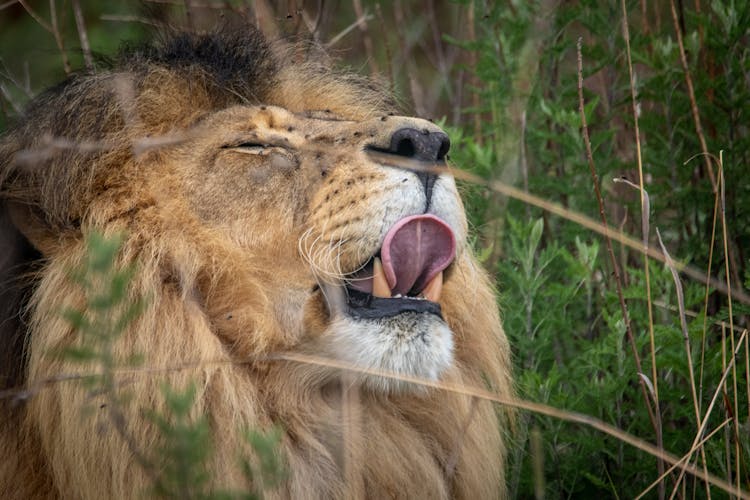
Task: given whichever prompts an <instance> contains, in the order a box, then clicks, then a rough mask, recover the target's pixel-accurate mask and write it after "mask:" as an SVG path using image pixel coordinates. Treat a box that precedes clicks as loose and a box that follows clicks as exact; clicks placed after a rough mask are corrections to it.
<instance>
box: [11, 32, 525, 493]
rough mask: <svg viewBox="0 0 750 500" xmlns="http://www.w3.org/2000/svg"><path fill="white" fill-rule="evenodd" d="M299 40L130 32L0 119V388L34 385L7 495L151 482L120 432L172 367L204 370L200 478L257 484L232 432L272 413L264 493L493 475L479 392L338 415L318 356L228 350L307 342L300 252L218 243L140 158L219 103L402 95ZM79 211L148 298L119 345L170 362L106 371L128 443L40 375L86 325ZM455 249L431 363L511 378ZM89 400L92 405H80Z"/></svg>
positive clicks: (469, 488)
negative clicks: (274, 437)
mask: <svg viewBox="0 0 750 500" xmlns="http://www.w3.org/2000/svg"><path fill="white" fill-rule="evenodd" d="M295 59H297V54H296V53H295V52H293V51H291V50H290V49H288V48H284V47H281V46H277V45H273V44H270V43H269V42H267V41H266V40H265V39H264V38H263V36H262V35H261V34H259V33H258V32H256V31H255V30H243V31H232V32H226V31H225V32H222V33H214V34H209V35H189V34H179V35H175V36H171V37H168V38H165V39H164V40H162V41H161V42H158V43H156V44H152V45H149V46H144V47H140V48H136V49H132V50H130V51H128V52H127V53H125V54H123V55H121V56H120V57H119V59H118V60H117V62H116V63H115V64H114V65H113V67H112V69H109V70H106V71H100V72H96V73H81V74H77V75H75V76H72V77H70V78H69V79H68V80H66V81H65V82H63V83H61V84H59V85H57V86H56V87H54V88H52V89H49V90H47V91H46V92H44V93H43V94H41V95H40V96H38V97H37V98H36V99H34V101H32V103H31V104H30V106H29V107H28V109H27V111H26V113H25V114H24V115H23V116H22V117H21V118H20V120H19V121H18V123H17V124H16V126H15V127H14V128H12V129H11V130H10V131H9V132H7V133H6V134H5V135H4V136H3V137H0V245H2V246H0V391H2V390H4V389H17V388H19V387H29V388H30V389H33V391H32V392H30V393H28V394H26V395H27V396H28V397H27V398H26V399H18V398H12V397H7V395H6V396H5V397H3V398H0V418H2V420H3V425H2V426H0V449H2V450H3V451H4V453H5V457H4V458H3V459H2V460H0V497H2V498H92V499H93V498H131V497H141V496H143V495H144V494H147V493H148V492H149V491H152V490H151V489H150V488H152V484H151V480H150V476H149V474H148V473H147V472H146V471H144V470H143V469H142V468H141V466H140V465H139V464H138V463H137V462H136V460H134V458H133V453H132V448H131V446H132V445H135V446H136V447H137V448H138V449H140V450H141V451H142V452H143V453H148V452H149V451H151V450H153V449H155V447H156V446H158V443H159V442H160V440H161V435H160V433H159V431H158V429H157V428H156V426H155V425H153V423H152V422H151V421H149V420H148V419H146V418H144V417H143V411H144V410H146V409H149V410H154V411H156V412H161V413H166V408H165V403H164V401H163V400H162V399H163V398H161V396H160V395H161V391H160V386H161V385H162V384H163V383H164V382H165V381H166V382H168V383H169V384H170V385H172V386H173V387H176V388H178V389H179V388H183V387H186V386H187V385H188V384H189V383H190V382H195V383H196V384H197V386H198V396H197V400H196V403H195V405H194V408H193V409H192V415H193V416H194V417H197V416H200V415H204V416H206V417H207V418H208V420H209V425H210V427H211V432H212V436H213V453H212V454H211V458H210V459H209V462H208V464H207V469H208V472H209V474H210V478H211V479H210V482H211V486H212V487H214V488H217V489H218V488H221V489H232V490H247V489H248V488H250V485H249V484H248V481H247V478H246V477H245V475H244V474H243V473H242V470H241V468H240V467H239V466H238V462H239V457H240V456H242V455H244V456H248V455H249V454H250V453H251V450H249V449H248V447H247V446H246V445H243V444H242V439H241V437H238V433H239V432H240V431H242V430H243V429H246V428H248V427H253V428H259V429H268V428H270V427H271V426H273V425H279V426H280V427H281V428H282V429H283V430H284V437H283V439H282V443H281V449H280V453H281V455H282V457H283V460H284V461H285V463H286V466H287V468H288V470H289V471H290V473H289V477H288V478H287V480H286V481H285V482H284V483H283V484H282V485H281V486H280V487H279V488H278V489H276V490H272V491H269V492H268V493H267V495H268V496H269V497H271V498H274V497H279V498H289V497H291V498H352V497H357V496H361V495H364V496H368V497H377V498H383V497H385V498H416V497H430V498H448V497H461V498H470V497H473V498H497V497H498V495H500V496H502V495H503V494H504V493H503V492H504V485H503V483H504V473H503V466H504V456H505V449H504V445H503V437H502V434H503V432H504V431H503V430H502V427H503V425H505V424H504V423H503V422H505V419H504V418H501V419H500V423H499V421H498V412H497V411H496V409H495V408H493V407H492V406H491V405H490V404H488V403H486V402H476V401H475V402H472V401H471V400H470V398H468V397H464V396H460V395H456V394H449V393H445V392H442V391H429V392H427V393H426V394H421V395H419V396H415V395H413V394H395V395H394V394H391V395H389V394H376V393H371V392H367V391H365V390H360V392H359V393H357V395H356V398H355V399H356V405H355V410H354V413H355V415H354V416H352V411H351V408H350V409H347V408H345V406H346V404H349V403H347V401H349V400H348V399H347V398H346V397H345V395H346V390H344V389H342V384H341V379H340V378H339V375H337V374H333V375H332V374H331V373H330V372H331V370H326V369H323V368H319V367H314V366H307V365H305V364H301V363H291V362H281V361H258V362H257V363H250V364H248V363H233V362H232V361H234V360H236V359H237V357H238V356H237V355H238V353H241V356H239V357H240V358H241V359H242V360H243V361H246V360H247V359H249V358H250V357H257V359H263V356H266V357H267V356H268V355H270V354H273V353H275V352H284V351H291V352H305V351H304V349H302V348H300V347H299V346H300V345H301V339H300V335H301V334H300V333H299V332H295V331H291V330H290V328H288V325H287V324H281V323H280V320H278V319H277V317H278V316H279V315H278V314H277V312H278V311H279V308H281V307H283V306H284V304H286V303H288V302H289V300H291V299H290V295H289V291H288V290H286V289H284V288H283V287H282V286H281V285H287V284H288V285H289V286H291V283H290V282H291V281H292V280H293V278H292V277H291V275H287V274H285V270H284V269H283V267H281V266H283V262H284V261H285V260H286V261H288V262H290V261H292V260H293V259H296V261H299V260H300V257H299V255H268V254H260V255H250V256H248V255H244V254H242V253H241V252H238V251H237V250H234V249H232V248H229V247H228V246H227V245H226V244H225V243H224V242H222V241H220V239H219V238H218V237H217V236H216V234H215V232H214V231H213V230H212V228H210V227H207V226H206V225H205V224H201V223H198V222H196V221H197V219H196V218H191V217H188V216H187V215H185V214H187V213H188V211H187V209H186V204H185V202H184V200H182V199H180V198H179V197H174V196H176V195H175V194H174V193H176V191H175V190H174V188H173V184H172V182H173V179H172V177H170V176H169V175H171V174H169V175H167V174H165V177H164V178H161V177H156V176H155V175H154V174H153V172H154V171H155V168H156V167H157V166H159V165H162V164H164V163H165V162H167V161H172V162H173V163H174V164H179V162H178V161H175V160H174V158H172V157H169V154H170V153H167V152H165V151H164V150H162V146H164V145H166V146H169V145H172V144H176V145H184V144H188V145H189V144H190V141H191V140H193V138H194V136H193V135H192V134H193V131H194V130H196V128H197V127H200V126H201V124H202V123H203V121H204V120H205V119H206V118H207V117H210V116H211V114H212V113H214V112H216V111H219V110H224V109H227V108H230V107H232V106H237V105H260V104H263V105H269V106H279V107H282V108H285V109H287V110H289V111H291V112H293V113H305V112H308V113H309V112H323V113H328V112H330V113H331V114H332V115H341V116H345V117H346V118H347V119H348V120H354V121H357V120H370V119H372V118H374V117H379V116H384V117H385V116H386V115H388V114H390V113H392V112H394V111H395V110H396V105H395V102H394V101H393V99H392V98H391V97H390V95H389V94H388V93H387V92H385V91H383V90H381V89H380V87H379V86H378V85H377V84H376V83H374V82H373V81H371V80H368V79H365V78H362V77H358V76H354V75H350V74H344V73H337V72H335V71H333V70H331V69H329V68H327V67H325V66H323V65H320V64H316V63H312V62H309V61H295ZM383 120H384V123H385V119H383ZM378 121H379V120H378ZM383 126H385V125H383ZM195 154H196V155H199V154H201V152H200V151H196V153H195ZM149 176H151V177H149ZM148 182H158V183H161V184H160V186H161V187H162V188H163V189H162V190H161V191H160V192H162V193H165V194H164V197H163V198H157V197H155V196H154V195H153V194H152V191H149V190H148V189H146V187H147V183H148ZM289 195H293V193H291V192H290V193H289ZM217 198H218V196H217ZM211 201H212V202H216V203H220V202H221V201H222V200H218V199H215V200H211ZM164 206H166V207H168V210H169V213H170V214H173V219H172V220H171V221H169V222H168V223H167V222H165V220H164V219H163V218H161V217H160V216H159V215H158V214H159V212H158V211H157V207H164ZM268 210H269V211H270V212H269V213H276V212H283V211H284V207H269V208H268ZM274 210H275V212H273V211H274ZM258 224H259V226H263V225H270V224H272V222H265V221H259V222H258ZM92 231H100V232H103V233H104V234H105V235H114V234H127V238H126V241H125V243H124V246H123V248H122V250H121V252H120V254H119V256H118V262H117V263H118V265H129V264H132V263H137V273H136V274H135V277H134V279H133V281H132V283H131V290H130V292H129V293H130V294H131V297H132V298H137V297H147V298H148V301H149V307H148V308H147V309H146V311H145V312H144V313H143V314H142V315H141V316H139V317H138V318H137V320H136V321H134V322H133V324H132V325H131V326H130V327H129V328H128V329H127V330H126V331H125V332H124V333H123V334H122V336H121V337H120V338H119V339H118V341H117V343H116V346H115V355H116V356H118V358H119V359H127V358H128V356H130V355H132V354H134V353H140V354H143V355H145V357H146V360H147V364H148V365H149V366H152V367H174V366H183V369H179V370H173V371H166V372H163V373H158V374H156V375H155V374H153V373H148V372H144V373H142V374H135V375H133V374H131V375H128V376H124V375H123V376H122V379H121V380H118V382H119V384H120V386H119V387H118V390H121V391H122V392H123V393H124V394H127V395H128V396H129V398H128V400H127V401H128V402H127V403H126V404H125V407H124V412H125V422H124V423H123V426H124V428H123V429H121V431H122V432H124V433H125V434H126V435H127V436H129V438H128V439H129V441H130V443H128V442H126V440H124V439H123V438H122V436H121V434H122V433H121V432H116V430H115V429H114V428H113V424H112V418H111V415H110V414H109V413H108V409H107V405H106V400H105V399H103V398H104V397H103V396H101V395H97V394H90V393H88V392H87V390H86V388H85V387H83V386H82V385H81V384H79V383H77V382H57V383H52V384H46V383H45V381H47V380H50V379H54V378H55V377H58V376H59V375H61V374H69V373H77V372H80V371H81V365H79V364H75V363H73V362H71V361H69V360H66V359H64V358H61V357H55V356H50V354H49V353H50V352H53V351H56V350H58V349H60V348H61V347H66V346H70V345H75V344H76V343H77V342H78V341H79V340H78V339H77V335H76V332H75V331H74V330H73V329H72V327H71V325H70V324H68V323H67V322H66V321H65V320H64V319H63V318H62V317H61V315H60V311H61V310H63V309H64V308H66V307H77V308H80V307H82V306H83V304H84V303H85V301H84V295H83V293H84V292H83V291H82V290H81V289H80V287H79V286H78V285H76V284H75V283H74V282H73V281H71V279H70V270H71V269H74V268H76V266H78V265H80V263H81V262H82V261H83V259H84V258H85V255H86V247H85V242H84V238H85V235H87V234H89V233H91V232H92ZM279 262H281V264H279ZM461 266H462V267H461V269H460V272H455V273H454V275H453V276H452V277H451V280H452V282H453V283H454V284H455V285H454V287H453V288H452V289H447V291H446V298H445V301H446V303H445V304H444V306H443V310H444V314H445V316H446V317H447V318H448V322H449V324H450V327H451V329H452V331H453V332H454V335H455V366H454V367H453V368H452V369H451V370H450V373H448V374H447V375H446V376H445V377H444V378H445V379H446V380H448V381H450V382H452V383H459V384H466V385H467V386H475V387H489V388H491V389H492V390H494V391H496V392H497V393H498V394H499V395H501V396H505V397H507V396H509V395H510V394H511V386H512V383H511V379H510V372H509V365H510V363H509V348H508V345H507V341H506V340H505V336H504V333H503V331H502V327H501V326H500V321H499V318H498V315H497V311H496V306H495V299H494V295H493V291H492V288H491V286H490V284H489V282H488V280H487V278H486V277H485V276H484V274H483V273H482V271H481V270H480V269H479V266H478V265H477V264H476V263H475V262H474V260H472V258H471V257H470V256H466V258H465V261H462V263H461ZM280 284H281V285H280ZM469 290H471V293H468V292H467V291H469ZM295 293H297V292H295ZM295 317H296V316H295ZM325 318H326V314H325V313H324V312H321V311H317V310H305V312H304V318H302V319H303V320H304V323H305V325H307V326H308V327H310V328H312V329H317V330H316V331H319V330H321V327H320V325H321V324H322V323H323V322H324V321H325ZM290 321H291V320H290ZM91 369H96V367H91ZM40 383H42V384H44V385H43V386H41V387H40V386H38V384H40ZM0 393H1V392H0ZM345 400H346V401H345ZM84 407H90V408H96V410H94V411H93V414H91V415H83V413H82V411H81V409H82V408H84ZM503 415H504V413H503ZM501 416H502V415H501ZM352 419H353V420H352ZM351 422H355V424H351ZM350 424H351V425H350ZM352 425H353V427H352ZM157 472H158V471H157Z"/></svg>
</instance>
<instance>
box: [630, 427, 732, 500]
mask: <svg viewBox="0 0 750 500" xmlns="http://www.w3.org/2000/svg"><path fill="white" fill-rule="evenodd" d="M729 422H731V419H726V420H724V421H723V422H722V423H720V424H719V426H718V427H716V429H714V430H712V431H711V432H710V433H708V435H706V437H704V438H703V439H701V440H700V442H699V443H698V447H700V448H703V445H704V444H705V443H707V442H708V441H709V439H711V437H713V436H714V434H716V433H717V432H719V431H720V430H722V429H723V428H724V427H726V425H727V424H728V423H729ZM698 447H694V448H691V449H690V451H688V452H687V453H686V454H685V455H683V457H682V458H681V459H680V461H679V462H678V463H676V464H672V465H671V466H670V467H669V468H668V469H667V470H666V471H664V474H662V475H661V476H659V477H658V478H656V480H655V481H654V482H653V483H651V484H650V485H648V486H647V487H646V489H645V490H643V491H642V492H641V493H640V494H639V495H638V496H637V497H635V500H639V499H641V498H643V497H644V496H645V495H646V493H648V492H649V491H651V490H652V489H654V487H655V486H656V485H658V484H659V483H660V482H662V481H663V480H664V478H665V477H667V476H668V475H669V474H671V473H672V471H673V470H675V469H677V468H678V467H679V466H680V464H683V463H685V462H687V461H688V460H690V457H692V456H693V453H695V452H696V451H697V449H698ZM708 498H711V494H710V492H709V495H708Z"/></svg>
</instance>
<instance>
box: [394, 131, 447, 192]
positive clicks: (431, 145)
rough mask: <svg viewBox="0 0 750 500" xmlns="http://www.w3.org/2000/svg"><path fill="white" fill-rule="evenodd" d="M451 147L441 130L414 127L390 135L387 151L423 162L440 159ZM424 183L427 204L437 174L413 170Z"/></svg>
mask: <svg viewBox="0 0 750 500" xmlns="http://www.w3.org/2000/svg"><path fill="white" fill-rule="evenodd" d="M450 147H451V141H450V139H448V136H447V135H446V134H444V133H443V132H431V131H429V130H427V129H423V130H419V129H416V128H402V129H398V130H397V131H396V132H394V133H393V135H392V136H391V145H390V147H389V148H388V152H389V153H391V154H395V155H399V156H405V157H407V158H413V159H415V160H420V161H425V162H435V161H442V160H444V159H445V155H446V154H448V150H449V149H450ZM414 173H415V174H416V175H417V177H419V180H420V181H422V185H424V191H425V195H426V196H427V204H428V206H429V203H430V198H432V188H433V187H434V185H435V181H436V180H437V175H435V174H433V173H429V172H414Z"/></svg>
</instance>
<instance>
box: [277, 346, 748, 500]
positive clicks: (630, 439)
mask: <svg viewBox="0 0 750 500" xmlns="http://www.w3.org/2000/svg"><path fill="white" fill-rule="evenodd" d="M743 339H744V335H743ZM272 359H280V360H286V361H292V362H297V363H306V364H311V365H317V366H323V367H328V368H334V369H338V370H347V371H354V372H357V373H364V374H368V375H374V376H380V377H387V378H394V379H397V380H399V381H402V382H409V383H412V384H417V385H421V386H424V387H431V388H434V389H439V390H444V391H449V392H454V393H457V394H463V395H465V396H472V397H475V398H479V399H483V400H486V401H492V402H494V403H499V404H502V405H506V406H509V407H512V408H516V409H519V410H526V411H531V412H534V413H537V414H539V415H545V416H548V417H552V418H556V419H559V420H563V421H566V422H573V423H578V424H583V425H586V426H589V427H591V428H593V429H596V430H598V431H600V432H603V433H605V434H608V435H610V436H612V437H615V438H617V439H619V440H620V441H622V442H624V443H627V444H629V445H631V446H634V447H635V448H638V449H639V450H641V451H644V452H646V453H649V454H650V455H652V456H654V457H658V458H660V459H662V460H664V461H665V462H667V463H669V464H671V465H675V466H676V468H679V469H681V471H682V473H683V474H684V473H685V472H689V473H690V474H693V475H695V476H696V477H698V478H699V479H702V480H704V481H707V482H709V483H711V484H713V485H714V486H716V487H718V488H720V489H722V490H724V491H726V492H727V493H731V494H733V495H736V496H737V497H738V498H742V499H747V500H750V493H748V492H746V491H743V490H742V489H740V488H737V487H735V486H733V485H732V484H730V483H728V482H726V481H724V480H723V479H720V478H718V477H716V476H714V475H712V474H710V473H708V474H706V473H704V472H703V471H702V470H700V469H698V468H696V467H695V466H692V465H690V464H689V463H684V462H683V461H682V460H681V459H680V458H678V457H676V456H674V455H672V454H670V453H667V452H666V451H664V450H663V449H660V448H658V447H656V446H654V445H652V444H650V443H648V442H646V441H644V440H642V439H640V438H637V437H635V436H633V435H631V434H628V433H627V432H624V431H622V430H620V429H618V428H617V427H614V426H612V425H609V424H607V423H605V422H603V421H601V420H599V419H597V418H594V417H590V416H588V415H583V414H580V413H576V412H569V411H565V410H559V409H557V408H552V407H550V406H547V405H544V404H541V403H534V402H531V401H523V400H519V399H507V398H501V397H498V396H496V395H495V394H493V393H491V392H489V391H487V390H485V389H479V388H474V387H466V386H463V385H458V384H451V383H446V382H435V381H430V380H424V379H418V378H414V377H408V376H403V375H396V374H393V373H388V372H384V371H381V370H374V369H366V368H361V367H358V366H354V365H351V364H348V363H344V362H341V361H337V360H331V359H328V358H322V357H319V356H311V355H305V354H299V353H283V354H279V355H277V356H274V357H273V358H272ZM698 442H699V441H698ZM696 444H697V443H694V445H693V447H695V446H696Z"/></svg>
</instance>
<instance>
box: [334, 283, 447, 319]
mask: <svg viewBox="0 0 750 500" xmlns="http://www.w3.org/2000/svg"><path fill="white" fill-rule="evenodd" d="M346 292H347V313H348V314H349V316H351V317H353V318H357V319H380V318H391V317H393V316H397V315H399V314H403V313H406V312H412V313H430V314H434V315H435V316H437V317H438V318H440V319H442V318H443V314H442V311H441V309H440V304H438V303H437V302H432V301H429V300H426V299H422V298H416V297H399V298H390V299H385V298H380V297H375V296H373V295H370V294H368V293H365V292H360V291H358V290H354V289H351V288H347V289H346Z"/></svg>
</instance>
